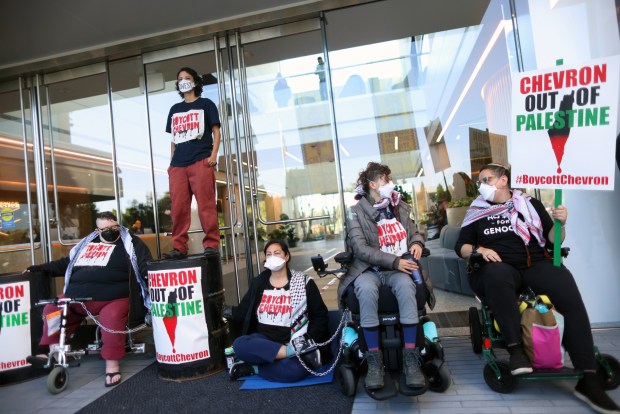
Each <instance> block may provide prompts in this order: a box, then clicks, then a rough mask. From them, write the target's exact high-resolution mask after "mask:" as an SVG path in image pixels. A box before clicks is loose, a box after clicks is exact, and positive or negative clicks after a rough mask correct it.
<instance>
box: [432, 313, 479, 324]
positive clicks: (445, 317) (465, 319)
mask: <svg viewBox="0 0 620 414" xmlns="http://www.w3.org/2000/svg"><path fill="white" fill-rule="evenodd" d="M428 317H429V318H430V319H431V320H432V321H433V322H435V325H437V327H438V328H461V327H466V326H469V313H468V312H467V311H452V312H436V313H429V314H428Z"/></svg>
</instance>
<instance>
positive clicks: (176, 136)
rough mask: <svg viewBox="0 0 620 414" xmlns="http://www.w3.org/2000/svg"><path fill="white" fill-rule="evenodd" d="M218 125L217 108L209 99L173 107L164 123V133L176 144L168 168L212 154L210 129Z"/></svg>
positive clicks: (181, 103) (178, 104) (200, 99)
mask: <svg viewBox="0 0 620 414" xmlns="http://www.w3.org/2000/svg"><path fill="white" fill-rule="evenodd" d="M219 125H220V117H219V114H218V112H217V107H216V106H215V104H214V103H213V101H212V100H210V99H207V98H198V99H196V100H195V101H194V102H190V103H187V102H185V101H181V102H179V103H177V104H174V105H173V106H172V108H170V112H169V113H168V118H167V120H166V132H168V133H170V134H172V142H174V143H175V144H176V146H175V149H174V155H173V156H172V160H171V161H170V165H171V166H173V167H185V166H187V165H191V164H193V163H195V162H196V161H200V160H203V159H205V158H207V157H209V156H210V155H211V151H212V150H213V135H212V128H213V127H214V126H219Z"/></svg>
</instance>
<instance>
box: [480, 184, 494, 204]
mask: <svg viewBox="0 0 620 414" xmlns="http://www.w3.org/2000/svg"><path fill="white" fill-rule="evenodd" d="M496 191H497V187H495V186H494V185H489V184H485V183H482V184H480V188H478V192H479V193H480V195H481V196H482V198H484V199H485V200H487V201H493V198H494V197H495V192H496Z"/></svg>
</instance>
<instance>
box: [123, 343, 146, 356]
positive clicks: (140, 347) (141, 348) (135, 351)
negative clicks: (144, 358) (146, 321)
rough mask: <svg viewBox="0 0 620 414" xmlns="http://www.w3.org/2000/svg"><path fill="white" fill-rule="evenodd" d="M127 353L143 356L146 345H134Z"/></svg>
mask: <svg viewBox="0 0 620 414" xmlns="http://www.w3.org/2000/svg"><path fill="white" fill-rule="evenodd" d="M127 351H128V352H131V353H133V354H143V353H144V352H146V344H144V343H141V344H132V345H131V346H130V347H129V349H128V350H127Z"/></svg>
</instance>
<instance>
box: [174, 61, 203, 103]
mask: <svg viewBox="0 0 620 414" xmlns="http://www.w3.org/2000/svg"><path fill="white" fill-rule="evenodd" d="M181 72H187V73H189V74H190V76H191V77H192V78H193V79H194V93H195V94H196V96H198V97H200V95H202V85H203V81H202V76H200V75H199V74H198V72H196V71H195V70H194V69H192V68H188V67H184V68H181V69H179V71H178V72H177V80H176V82H175V83H174V86H175V88H176V90H177V92H179V95H180V96H181V98H183V97H184V96H185V95H184V94H183V92H181V91H179V75H180V74H181Z"/></svg>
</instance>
